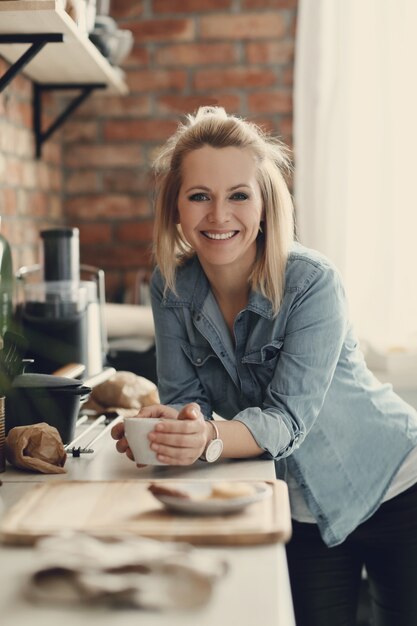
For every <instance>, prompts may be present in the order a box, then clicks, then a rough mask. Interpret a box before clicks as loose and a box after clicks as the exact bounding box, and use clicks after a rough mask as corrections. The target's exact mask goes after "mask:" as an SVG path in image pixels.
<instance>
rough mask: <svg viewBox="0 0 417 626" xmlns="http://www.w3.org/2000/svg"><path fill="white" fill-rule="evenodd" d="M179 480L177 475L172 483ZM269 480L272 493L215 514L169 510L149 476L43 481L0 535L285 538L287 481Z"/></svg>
mask: <svg viewBox="0 0 417 626" xmlns="http://www.w3.org/2000/svg"><path fill="white" fill-rule="evenodd" d="M152 482H153V483H155V482H161V483H164V484H167V483H168V482H169V481H166V480H165V481H152ZM181 482H182V481H181V480H175V485H176V486H180V485H181ZM184 482H187V483H189V482H190V481H184ZM246 482H250V481H246ZM256 482H259V481H256ZM267 482H268V484H270V485H271V487H272V494H271V497H268V498H266V499H264V500H260V501H258V502H254V503H252V504H250V505H249V506H248V507H247V508H246V509H244V510H243V511H241V512H239V513H233V514H228V515H216V516H203V515H182V514H175V513H172V512H169V511H168V510H166V509H165V508H164V506H163V505H162V504H161V503H160V502H159V501H158V500H156V498H155V497H154V496H153V495H152V494H151V493H150V492H149V491H148V486H149V484H150V481H144V480H120V481H85V482H84V481H53V482H50V483H43V484H42V485H37V486H36V487H34V488H32V489H31V490H29V491H28V492H27V493H26V494H25V495H24V496H23V497H22V498H21V500H20V501H19V502H18V503H17V504H16V505H15V506H14V507H12V508H11V509H10V510H9V511H8V512H7V513H6V515H5V516H4V518H3V520H2V523H1V526H0V539H1V540H2V541H3V542H4V543H9V544H10V543H12V544H33V543H35V542H36V540H37V539H39V538H40V537H44V536H48V535H53V534H56V533H58V532H61V531H65V530H67V531H82V532H88V533H90V534H94V535H98V536H112V537H115V536H120V535H121V534H126V533H127V534H134V535H140V536H144V537H151V538H154V539H163V540H170V541H188V542H191V543H193V544H197V545H255V544H263V543H273V542H286V541H288V540H289V538H290V535H291V517H290V510H289V500H288V491H287V485H286V484H285V482H283V481H281V480H275V481H267Z"/></svg>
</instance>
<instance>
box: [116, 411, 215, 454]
mask: <svg viewBox="0 0 417 626" xmlns="http://www.w3.org/2000/svg"><path fill="white" fill-rule="evenodd" d="M147 417H157V418H162V419H164V418H166V420H164V421H162V422H160V423H159V424H157V425H156V427H155V429H154V430H153V431H152V432H150V433H149V435H148V439H149V441H150V444H151V448H152V450H154V451H155V452H156V454H157V457H158V461H161V463H165V464H167V465H191V464H192V463H194V462H195V461H196V460H197V459H198V458H199V457H200V456H201V454H202V453H203V451H204V449H205V447H206V444H207V439H208V433H207V427H206V422H205V420H204V417H203V415H202V413H201V411H200V407H199V405H198V404H197V403H194V402H193V403H191V404H186V405H185V406H184V407H183V408H182V409H181V411H176V410H175V409H173V408H171V407H168V406H165V405H163V404H154V405H152V406H148V407H145V408H143V409H141V410H140V411H139V413H138V419H141V418H145V419H146V418H147ZM111 435H112V437H113V439H117V443H116V449H117V450H118V452H121V453H126V455H127V456H128V457H129V459H131V460H134V459H133V454H132V451H131V449H130V448H129V445H128V443H127V439H126V437H125V436H124V424H123V422H119V423H118V424H116V425H115V426H114V427H113V429H112V431H111Z"/></svg>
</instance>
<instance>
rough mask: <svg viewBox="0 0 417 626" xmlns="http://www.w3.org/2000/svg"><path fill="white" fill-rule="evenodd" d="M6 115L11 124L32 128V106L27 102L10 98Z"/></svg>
mask: <svg viewBox="0 0 417 626" xmlns="http://www.w3.org/2000/svg"><path fill="white" fill-rule="evenodd" d="M6 115H7V118H8V120H9V121H10V122H11V123H12V124H16V125H17V126H24V127H25V128H30V129H31V128H32V106H31V104H30V103H29V102H22V101H19V100H17V99H15V98H14V99H13V100H11V101H10V102H9V103H8V105H7V107H6Z"/></svg>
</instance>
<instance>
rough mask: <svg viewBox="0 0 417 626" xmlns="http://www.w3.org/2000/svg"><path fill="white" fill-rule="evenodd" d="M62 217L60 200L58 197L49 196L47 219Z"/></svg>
mask: <svg viewBox="0 0 417 626" xmlns="http://www.w3.org/2000/svg"><path fill="white" fill-rule="evenodd" d="M61 216H62V199H61V196H60V195H59V196H58V195H51V196H50V197H49V211H48V217H52V218H56V219H58V218H60V217H61Z"/></svg>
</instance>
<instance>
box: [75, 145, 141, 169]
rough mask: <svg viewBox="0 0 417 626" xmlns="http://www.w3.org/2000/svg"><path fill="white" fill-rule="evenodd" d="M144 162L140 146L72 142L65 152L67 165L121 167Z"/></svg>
mask: <svg viewBox="0 0 417 626" xmlns="http://www.w3.org/2000/svg"><path fill="white" fill-rule="evenodd" d="M142 162H143V159H142V153H141V149H140V147H139V146H133V145H129V146H121V145H108V144H107V145H97V146H82V145H78V144H71V145H70V146H68V148H67V150H66V153H65V165H66V166H67V167H79V168H83V167H86V168H92V167H110V166H112V167H119V166H126V165H131V166H138V165H139V164H141V163H142Z"/></svg>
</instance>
